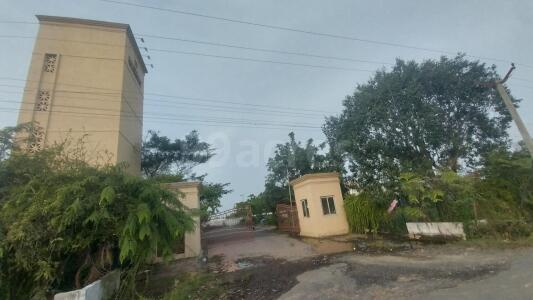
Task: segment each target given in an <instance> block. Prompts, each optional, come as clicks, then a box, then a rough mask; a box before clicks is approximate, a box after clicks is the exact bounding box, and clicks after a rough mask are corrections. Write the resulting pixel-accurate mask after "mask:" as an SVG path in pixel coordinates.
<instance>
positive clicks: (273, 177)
mask: <svg viewBox="0 0 533 300" xmlns="http://www.w3.org/2000/svg"><path fill="white" fill-rule="evenodd" d="M325 147H326V144H325V143H321V144H318V145H315V144H314V142H313V139H308V140H307V141H306V142H305V143H302V142H300V141H297V140H296V138H295V135H294V133H292V132H291V133H289V141H288V142H286V143H284V144H278V145H276V149H275V152H274V156H273V157H271V158H270V159H269V160H268V163H267V168H268V174H267V177H266V182H265V191H264V192H263V193H261V195H260V196H261V197H262V198H263V199H264V201H265V202H266V203H267V204H268V206H269V207H270V209H271V210H275V206H276V204H277V203H278V202H281V201H286V200H288V194H287V193H288V188H287V184H288V181H289V180H292V179H295V178H298V177H299V176H302V175H305V174H309V173H318V172H328V171H337V170H339V165H337V164H336V163H335V162H334V161H333V160H331V159H330V156H329V155H328V154H327V153H325Z"/></svg>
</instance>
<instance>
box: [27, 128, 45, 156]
mask: <svg viewBox="0 0 533 300" xmlns="http://www.w3.org/2000/svg"><path fill="white" fill-rule="evenodd" d="M43 146H44V129H43V128H42V127H40V126H37V125H36V126H34V127H33V128H32V129H31V131H30V136H29V139H28V151H29V152H30V153H36V152H38V151H41V150H42V149H43Z"/></svg>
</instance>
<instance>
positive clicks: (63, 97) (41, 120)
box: [18, 16, 147, 175]
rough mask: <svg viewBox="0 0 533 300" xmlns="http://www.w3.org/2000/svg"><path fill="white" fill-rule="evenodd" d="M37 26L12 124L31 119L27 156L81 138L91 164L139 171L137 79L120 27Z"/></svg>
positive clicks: (127, 32)
mask: <svg viewBox="0 0 533 300" xmlns="http://www.w3.org/2000/svg"><path fill="white" fill-rule="evenodd" d="M37 19H38V20H39V22H40V26H39V33H38V35H37V39H36V41H35V46H34V50H33V54H32V59H31V64H30V69H29V73H28V78H27V81H26V89H25V91H24V96H23V100H22V105H21V110H20V115H19V119H18V123H19V124H22V123H27V122H34V124H36V125H38V126H36V127H35V128H36V129H35V130H34V132H33V133H32V134H33V136H34V137H35V139H32V140H33V142H32V143H30V144H29V145H28V147H29V151H38V150H40V149H42V148H43V147H46V146H47V145H51V144H53V143H55V142H61V141H64V140H65V139H70V140H74V141H75V140H78V139H79V138H81V137H85V146H84V147H85V150H86V151H87V152H88V159H89V160H90V161H91V162H94V163H96V162H98V163H103V162H109V163H112V164H116V163H121V162H126V163H127V164H128V165H129V169H128V171H129V172H130V173H132V174H136V175H138V174H140V164H141V162H140V160H141V154H140V147H141V139H142V115H143V94H144V75H145V74H146V73H147V69H146V66H145V64H144V62H143V59H142V55H141V53H140V51H139V48H138V46H137V43H136V42H135V38H134V36H133V33H132V31H131V28H130V26H129V25H127V24H119V23H109V22H100V21H92V20H83V19H73V18H64V17H52V16H37Z"/></svg>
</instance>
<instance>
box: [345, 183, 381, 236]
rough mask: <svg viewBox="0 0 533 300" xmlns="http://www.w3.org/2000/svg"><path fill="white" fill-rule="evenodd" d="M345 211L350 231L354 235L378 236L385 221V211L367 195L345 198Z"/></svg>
mask: <svg viewBox="0 0 533 300" xmlns="http://www.w3.org/2000/svg"><path fill="white" fill-rule="evenodd" d="M344 209H345V211H346V218H347V219H348V224H349V225H350V230H351V231H352V232H354V233H360V234H366V233H369V232H370V233H373V234H376V233H377V232H378V229H379V226H380V224H381V223H382V221H383V219H384V211H383V210H381V209H379V208H378V206H377V205H376V203H375V202H374V201H373V200H372V199H371V198H370V195H369V194H366V193H363V194H359V195H357V196H355V195H349V196H347V197H345V199H344Z"/></svg>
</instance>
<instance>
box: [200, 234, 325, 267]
mask: <svg viewBox="0 0 533 300" xmlns="http://www.w3.org/2000/svg"><path fill="white" fill-rule="evenodd" d="M204 238H205V240H206V244H207V249H208V255H209V257H214V256H222V258H223V260H224V262H223V264H224V266H225V269H226V271H234V270H236V269H239V265H238V264H237V262H238V261H239V260H242V259H244V258H251V257H260V256H268V257H272V258H278V259H284V260H288V261H291V260H297V259H301V258H306V257H311V256H314V255H317V252H316V251H315V250H313V247H312V246H310V245H309V244H306V243H304V242H302V241H300V240H299V239H295V238H292V237H290V236H288V235H286V234H284V233H279V232H277V231H275V229H274V228H273V227H257V228H256V230H253V231H252V230H249V229H247V228H245V227H240V228H227V227H225V228H219V229H215V230H211V231H209V232H207V233H205V234H204Z"/></svg>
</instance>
